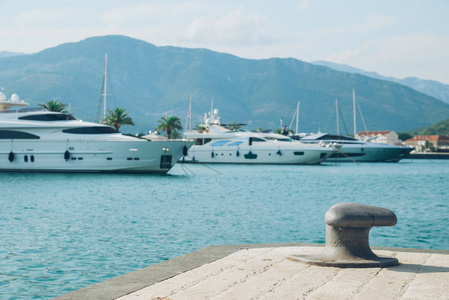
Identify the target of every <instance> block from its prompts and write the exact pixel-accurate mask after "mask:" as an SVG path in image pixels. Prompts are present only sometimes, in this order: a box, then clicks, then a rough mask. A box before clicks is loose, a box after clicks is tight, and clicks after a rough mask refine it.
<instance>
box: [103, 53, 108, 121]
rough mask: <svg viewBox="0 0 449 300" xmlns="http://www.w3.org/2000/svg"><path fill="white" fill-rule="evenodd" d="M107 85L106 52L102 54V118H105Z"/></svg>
mask: <svg viewBox="0 0 449 300" xmlns="http://www.w3.org/2000/svg"><path fill="white" fill-rule="evenodd" d="M107 87H108V53H107V52H106V53H105V54H104V93H103V120H104V119H105V118H106V95H107Z"/></svg>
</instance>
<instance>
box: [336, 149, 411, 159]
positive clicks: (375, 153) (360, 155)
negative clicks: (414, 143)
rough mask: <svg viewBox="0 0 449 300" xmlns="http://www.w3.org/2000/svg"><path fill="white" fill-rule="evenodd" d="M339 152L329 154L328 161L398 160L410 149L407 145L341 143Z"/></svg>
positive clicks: (405, 155)
mask: <svg viewBox="0 0 449 300" xmlns="http://www.w3.org/2000/svg"><path fill="white" fill-rule="evenodd" d="M340 151H341V152H339V153H335V154H334V155H332V156H330V157H329V159H328V161H334V162H336V161H348V162H349V161H354V160H355V161H358V162H398V161H400V160H401V159H403V158H405V157H407V155H408V154H409V153H410V151H411V149H410V148H408V147H401V146H396V147H354V146H351V145H343V146H342V147H341V148H340Z"/></svg>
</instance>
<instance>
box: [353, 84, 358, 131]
mask: <svg viewBox="0 0 449 300" xmlns="http://www.w3.org/2000/svg"><path fill="white" fill-rule="evenodd" d="M352 106H353V112H352V113H353V115H354V138H355V135H356V133H357V128H356V123H357V122H356V121H357V120H356V113H355V90H354V89H352Z"/></svg>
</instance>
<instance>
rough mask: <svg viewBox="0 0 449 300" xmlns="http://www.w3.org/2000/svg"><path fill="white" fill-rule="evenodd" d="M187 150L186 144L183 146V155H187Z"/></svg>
mask: <svg viewBox="0 0 449 300" xmlns="http://www.w3.org/2000/svg"><path fill="white" fill-rule="evenodd" d="M187 152H188V149H187V146H186V145H184V147H182V155H184V156H187Z"/></svg>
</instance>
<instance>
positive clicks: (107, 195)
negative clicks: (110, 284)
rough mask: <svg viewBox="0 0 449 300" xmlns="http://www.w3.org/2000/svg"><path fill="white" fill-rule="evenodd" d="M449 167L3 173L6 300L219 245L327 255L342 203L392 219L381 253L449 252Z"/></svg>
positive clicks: (420, 163) (56, 292)
mask: <svg viewBox="0 0 449 300" xmlns="http://www.w3.org/2000/svg"><path fill="white" fill-rule="evenodd" d="M448 167H449V165H448V161H447V160H411V159H403V160H401V161H400V162H399V163H359V164H355V163H327V162H324V163H322V164H320V165H311V166H307V165H302V166H297V165H291V166H288V165H273V166H268V165H235V166H234V165H201V164H195V165H191V164H188V165H183V164H177V165H175V167H174V168H172V170H171V171H170V172H169V174H168V175H162V176H161V175H142V174H37V173H0V179H1V180H2V182H3V187H4V190H3V196H2V198H1V199H2V207H3V214H2V218H1V219H0V225H1V226H2V228H4V230H2V232H3V233H5V236H3V237H2V240H3V241H4V243H2V245H0V258H1V259H2V262H3V264H2V267H1V274H2V275H1V277H0V278H1V279H0V280H1V283H2V289H1V290H0V297H1V298H4V299H9V298H12V299H14V298H16V299H28V298H32V297H40V298H46V299H49V298H53V297H57V296H62V295H65V294H68V293H70V292H73V291H77V290H81V289H83V288H86V287H89V286H92V285H94V284H97V283H100V282H105V281H107V280H110V279H113V278H117V277H119V276H122V275H125V274H128V273H132V272H135V271H137V270H140V269H144V268H147V267H150V266H152V267H153V268H154V267H156V266H160V265H158V264H160V263H163V264H166V263H171V262H172V259H175V261H176V260H177V258H178V257H183V256H184V255H189V253H196V252H198V251H200V253H201V251H202V250H200V249H207V247H211V246H212V247H224V248H226V249H229V248H233V246H229V245H248V244H250V245H254V244H257V245H261V246H262V245H267V244H270V245H268V246H266V247H267V248H276V247H277V246H273V244H275V245H276V244H285V243H306V244H315V245H318V246H320V245H321V246H322V245H324V243H325V224H324V220H323V218H324V214H325V212H326V211H327V210H328V209H329V207H330V206H332V205H334V204H336V203H340V202H357V203H365V204H368V205H374V206H379V207H386V208H388V209H390V210H392V211H393V212H395V214H396V215H397V217H398V222H397V225H395V226H394V227H385V228H374V229H373V230H371V233H370V244H371V246H372V248H373V249H376V247H379V246H380V247H388V248H395V249H397V248H401V249H402V248H407V249H410V251H414V252H423V251H424V252H425V251H428V250H431V251H434V250H435V251H440V250H448V249H449V236H448V233H447V226H446V224H447V215H448V214H449V206H448V204H447V201H446V200H447V191H446V188H445V186H446V183H447V181H448V180H449V172H448V170H449V168H448ZM19 183H20V185H21V186H23V187H24V188H23V189H22V192H21V193H17V192H16V188H17V184H19ZM7 232H14V235H6V233H7ZM214 249H219V248H214ZM395 251H396V250H395ZM407 251H409V250H407ZM228 254H229V252H228ZM228 254H227V255H228ZM192 255H196V254H192ZM217 259H218V258H217ZM203 262H204V261H203ZM198 266H199V265H198ZM443 273H444V272H443ZM440 275H441V274H440ZM142 288H143V287H142Z"/></svg>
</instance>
